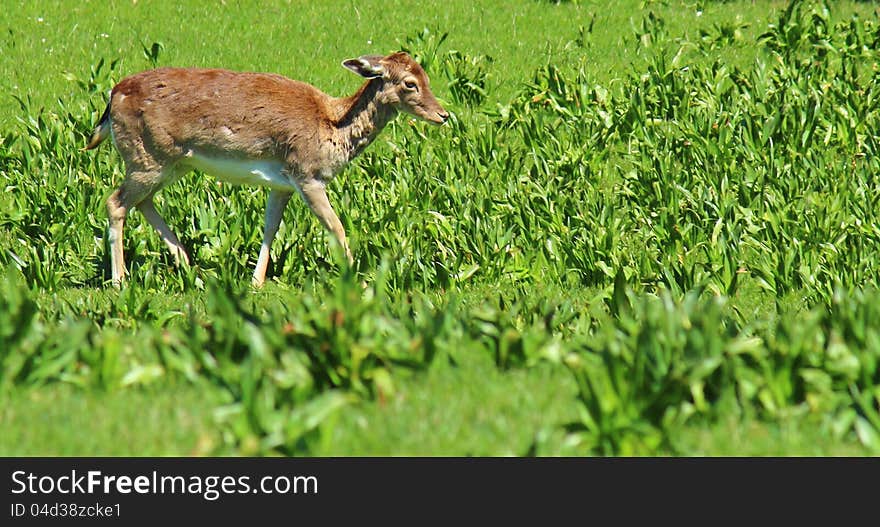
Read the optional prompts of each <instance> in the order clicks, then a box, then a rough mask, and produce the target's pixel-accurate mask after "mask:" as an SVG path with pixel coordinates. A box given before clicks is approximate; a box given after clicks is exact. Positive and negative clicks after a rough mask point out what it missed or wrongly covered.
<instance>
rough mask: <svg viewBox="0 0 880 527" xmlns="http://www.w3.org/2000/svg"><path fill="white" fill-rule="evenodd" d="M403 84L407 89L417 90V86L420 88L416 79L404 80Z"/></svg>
mask: <svg viewBox="0 0 880 527" xmlns="http://www.w3.org/2000/svg"><path fill="white" fill-rule="evenodd" d="M403 86H404V87H405V88H406V89H407V90H415V89H416V88H418V84H416V81H414V80H409V79H407V80H405V81H403Z"/></svg>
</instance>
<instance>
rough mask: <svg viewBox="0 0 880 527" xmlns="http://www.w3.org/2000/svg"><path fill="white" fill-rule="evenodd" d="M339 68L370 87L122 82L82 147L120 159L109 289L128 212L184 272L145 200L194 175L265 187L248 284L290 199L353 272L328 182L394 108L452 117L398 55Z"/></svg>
mask: <svg viewBox="0 0 880 527" xmlns="http://www.w3.org/2000/svg"><path fill="white" fill-rule="evenodd" d="M342 65H343V66H345V67H346V68H348V69H350V70H351V71H353V72H355V73H357V74H358V75H360V76H361V77H364V78H366V79H367V81H366V82H365V83H364V84H363V85H362V86H361V88H360V89H359V90H358V91H357V92H356V93H355V94H354V95H352V96H351V97H344V98H336V97H331V96H329V95H327V94H325V93H323V92H321V91H320V90H318V89H317V88H315V87H313V86H311V85H309V84H306V83H304V82H299V81H295V80H291V79H288V78H286V77H282V76H281V75H274V74H269V73H239V72H233V71H228V70H222V69H196V68H160V69H155V70H150V71H145V72H142V73H137V74H135V75H131V76H129V77H126V78H124V79H123V80H122V81H120V82H119V83H118V84H117V85H116V86H115V87H114V88H113V90H112V92H111V94H110V102H109V103H108V104H107V109H106V110H105V111H104V114H103V116H102V117H101V120H100V122H99V123H98V125H97V126H96V127H95V130H94V132H93V134H92V137H91V140H90V141H89V144H88V146H86V147H85V149H84V150H91V149H93V148H96V147H97V146H98V145H99V144H100V143H101V142H102V141H103V140H104V139H106V138H107V136H108V135H112V137H113V143H114V144H115V145H116V149H117V150H118V151H119V153H120V154H121V155H122V158H123V160H124V161H125V170H126V177H125V180H124V181H123V182H122V185H121V186H120V187H119V189H117V190H116V191H115V192H114V193H113V194H112V195H111V196H110V197H109V198H108V199H107V213H108V216H109V224H110V227H109V231H108V237H109V241H110V262H111V267H112V277H113V282H114V283H115V284H117V285H118V284H119V283H121V281H122V280H123V279H124V278H125V263H124V259H123V254H122V228H123V223H124V221H125V215H126V213H128V211H129V210H131V208H132V207H137V208H138V210H140V211H141V213H142V214H143V215H144V217H145V218H146V219H147V221H148V222H149V223H150V224H151V225H152V226H153V227H154V228H155V229H156V230H157V231H159V234H160V235H161V236H162V239H163V240H164V241H165V243H166V244H167V245H168V248H169V249H170V250H171V253H172V254H173V255H174V260H175V263H176V264H179V263H180V260H183V261H184V262H185V263H187V264H188V263H189V257H188V256H187V254H186V251H185V250H184V248H183V245H181V243H180V240H179V239H178V238H177V236H175V234H174V233H173V232H172V231H171V229H169V228H168V225H167V224H166V223H165V221H164V220H163V219H162V217H161V216H159V213H158V212H157V211H156V207H155V205H154V204H153V196H155V195H156V193H157V192H158V191H159V190H161V189H162V187H164V186H165V185H167V184H168V183H171V182H173V181H175V180H176V179H177V178H179V177H180V176H182V175H184V174H185V173H187V172H189V171H191V170H192V169H198V170H202V171H204V172H207V173H209V174H211V175H213V176H215V177H217V178H218V179H221V180H223V181H227V182H230V183H235V184H249V185H262V186H267V187H269V188H270V192H269V198H268V201H267V204H266V224H265V227H264V231H263V243H262V246H261V247H260V255H259V258H258V259H257V265H256V268H255V269H254V276H253V283H254V285H256V286H260V285H262V284H263V281H264V280H265V278H266V267H267V265H268V263H269V248H270V247H271V245H272V240H273V239H274V238H275V234H276V232H277V231H278V226H279V224H280V223H281V216H282V214H283V212H284V208H285V207H286V206H287V202H288V201H289V200H290V197H291V196H292V195H293V192H294V191H296V192H299V194H300V195H301V196H302V197H303V199H304V200H305V202H306V204H307V205H308V206H309V208H310V209H311V210H312V212H314V214H315V216H317V217H318V219H319V220H320V221H321V223H322V224H323V225H324V227H325V228H327V229H328V230H329V231H330V232H331V233H332V234H333V235H334V236H335V238H336V240H338V242H339V244H340V245H341V246H342V249H343V250H344V251H345V255H346V257H347V258H348V261H349V264H351V263H352V262H353V259H352V256H351V250H350V249H349V247H348V242H347V240H346V238H345V231H344V230H343V228H342V223H341V222H340V221H339V218H338V217H337V216H336V213H335V212H334V211H333V208H332V207H331V206H330V201H329V200H328V199H327V191H326V186H327V184H328V183H329V182H330V181H331V180H332V179H333V178H334V176H336V174H338V173H339V172H340V171H341V170H342V169H343V167H345V166H346V164H348V162H349V161H351V160H352V159H353V158H354V157H355V156H357V155H358V154H359V153H360V152H362V151H363V150H364V148H366V147H367V145H369V144H370V143H371V142H372V141H373V140H374V139H375V138H376V136H377V135H378V134H379V132H381V131H382V128H383V127H384V126H385V125H386V124H387V123H388V122H389V121H390V120H391V119H392V118H394V116H395V115H396V114H397V112H398V111H399V110H402V111H404V112H407V113H410V114H412V115H414V116H416V117H419V118H421V119H424V120H426V121H429V122H431V123H435V124H443V123H444V122H446V120H447V118H448V117H449V114H448V113H446V111H445V110H444V109H443V107H442V106H441V105H440V103H438V102H437V99H436V98H435V97H434V94H433V93H432V92H431V88H430V86H429V84H428V76H427V75H426V74H425V71H424V70H423V69H422V67H421V66H419V64H418V63H417V62H415V61H414V60H413V59H412V58H411V57H410V56H409V55H407V54H406V53H403V52H399V53H394V54H392V55H389V56H387V57H382V56H376V55H365V56H362V57H360V58H357V59H350V60H346V61H345V62H343V63H342Z"/></svg>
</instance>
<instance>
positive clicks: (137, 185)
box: [107, 169, 186, 286]
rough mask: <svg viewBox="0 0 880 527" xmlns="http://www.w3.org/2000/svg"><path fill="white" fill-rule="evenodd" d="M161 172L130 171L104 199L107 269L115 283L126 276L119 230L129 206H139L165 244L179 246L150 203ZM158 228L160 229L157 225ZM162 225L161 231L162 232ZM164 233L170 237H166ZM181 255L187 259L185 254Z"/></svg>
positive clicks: (129, 208)
mask: <svg viewBox="0 0 880 527" xmlns="http://www.w3.org/2000/svg"><path fill="white" fill-rule="evenodd" d="M163 176H164V174H163V172H162V170H160V169H157V170H129V171H128V174H127V175H126V178H125V181H123V182H122V185H120V187H119V188H118V189H117V190H116V191H115V192H114V193H113V194H111V195H110V197H109V198H107V216H108V218H109V229H108V239H109V241H110V269H111V275H112V278H113V283H114V285H117V286H118V285H120V284H121V283H122V281H123V280H124V279H125V257H124V255H123V249H122V247H123V244H122V232H123V227H124V225H125V216H126V215H127V214H128V211H130V210H131V208H132V207H138V208H139V209H140V210H141V211H142V212H143V211H144V210H146V212H144V215H145V216H146V217H147V220H148V221H149V222H150V224H152V225H153V227H155V228H156V229H157V230H159V232H160V234H162V236H163V238H164V239H166V243H169V246H170V245H174V247H175V248H179V249H182V246H181V245H180V241H179V240H177V237H176V236H174V234H173V233H172V232H171V231H170V229H168V226H167V225H165V222H164V221H162V218H161V217H159V214H158V213H157V212H156V209H155V207H154V206H153V203H152V198H153V194H155V192H156V191H157V190H158V189H159V188H160V187H161V185H162V180H163ZM160 227H161V228H160ZM163 228H164V231H165V232H163ZM166 236H169V237H168V238H166ZM184 258H186V256H185V253H184Z"/></svg>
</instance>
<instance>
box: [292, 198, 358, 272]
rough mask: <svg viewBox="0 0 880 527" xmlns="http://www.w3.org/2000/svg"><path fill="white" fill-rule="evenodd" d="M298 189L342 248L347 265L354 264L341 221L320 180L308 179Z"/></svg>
mask: <svg viewBox="0 0 880 527" xmlns="http://www.w3.org/2000/svg"><path fill="white" fill-rule="evenodd" d="M300 190H301V191H302V195H303V198H304V199H305V201H306V203H307V204H308V206H309V208H310V209H312V212H314V213H315V216H317V217H318V219H319V220H320V221H321V224H322V225H323V226H324V228H326V229H327V230H328V231H330V232H331V233H332V234H333V236H334V237H335V238H336V240H337V241H338V242H339V245H341V246H342V250H343V251H345V257H346V258H348V263H349V265H352V264H354V258H352V257H351V250H349V248H348V240H347V239H346V238H345V230H344V229H343V228H342V222H340V221H339V217H338V216H336V213H335V212H334V211H333V207H331V206H330V200H329V199H327V190H326V189H325V185H324V183H322V182H320V181H309V182H306V183H304V184H303V185H302V186H301V187H300Z"/></svg>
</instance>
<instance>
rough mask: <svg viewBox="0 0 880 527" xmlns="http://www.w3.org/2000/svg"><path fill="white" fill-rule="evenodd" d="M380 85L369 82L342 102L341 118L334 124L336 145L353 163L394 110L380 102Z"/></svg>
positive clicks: (374, 81) (376, 82) (391, 116)
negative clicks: (341, 148) (343, 149)
mask: <svg viewBox="0 0 880 527" xmlns="http://www.w3.org/2000/svg"><path fill="white" fill-rule="evenodd" d="M381 87H382V81H381V80H380V79H373V80H369V81H367V82H365V83H364V85H363V86H361V88H360V89H359V90H358V91H357V93H355V94H354V95H352V96H351V97H348V98H345V99H341V100H340V103H341V105H340V106H341V108H340V109H341V112H340V114H341V117H340V118H339V120H338V122H337V123H336V135H337V138H338V143H337V144H340V145H342V146H343V147H344V148H345V150H346V151H347V152H348V160H351V159H353V158H354V157H356V156H357V155H358V154H360V153H361V152H362V151H363V150H364V148H366V147H367V146H368V145H369V144H370V143H372V142H373V140H374V139H375V138H376V136H378V135H379V132H381V131H382V129H383V128H385V125H386V124H388V122H389V121H391V119H393V118H394V116H395V115H397V109H396V108H394V107H393V106H391V105H390V104H388V103H386V102H384V101H383V100H382V91H381Z"/></svg>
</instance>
